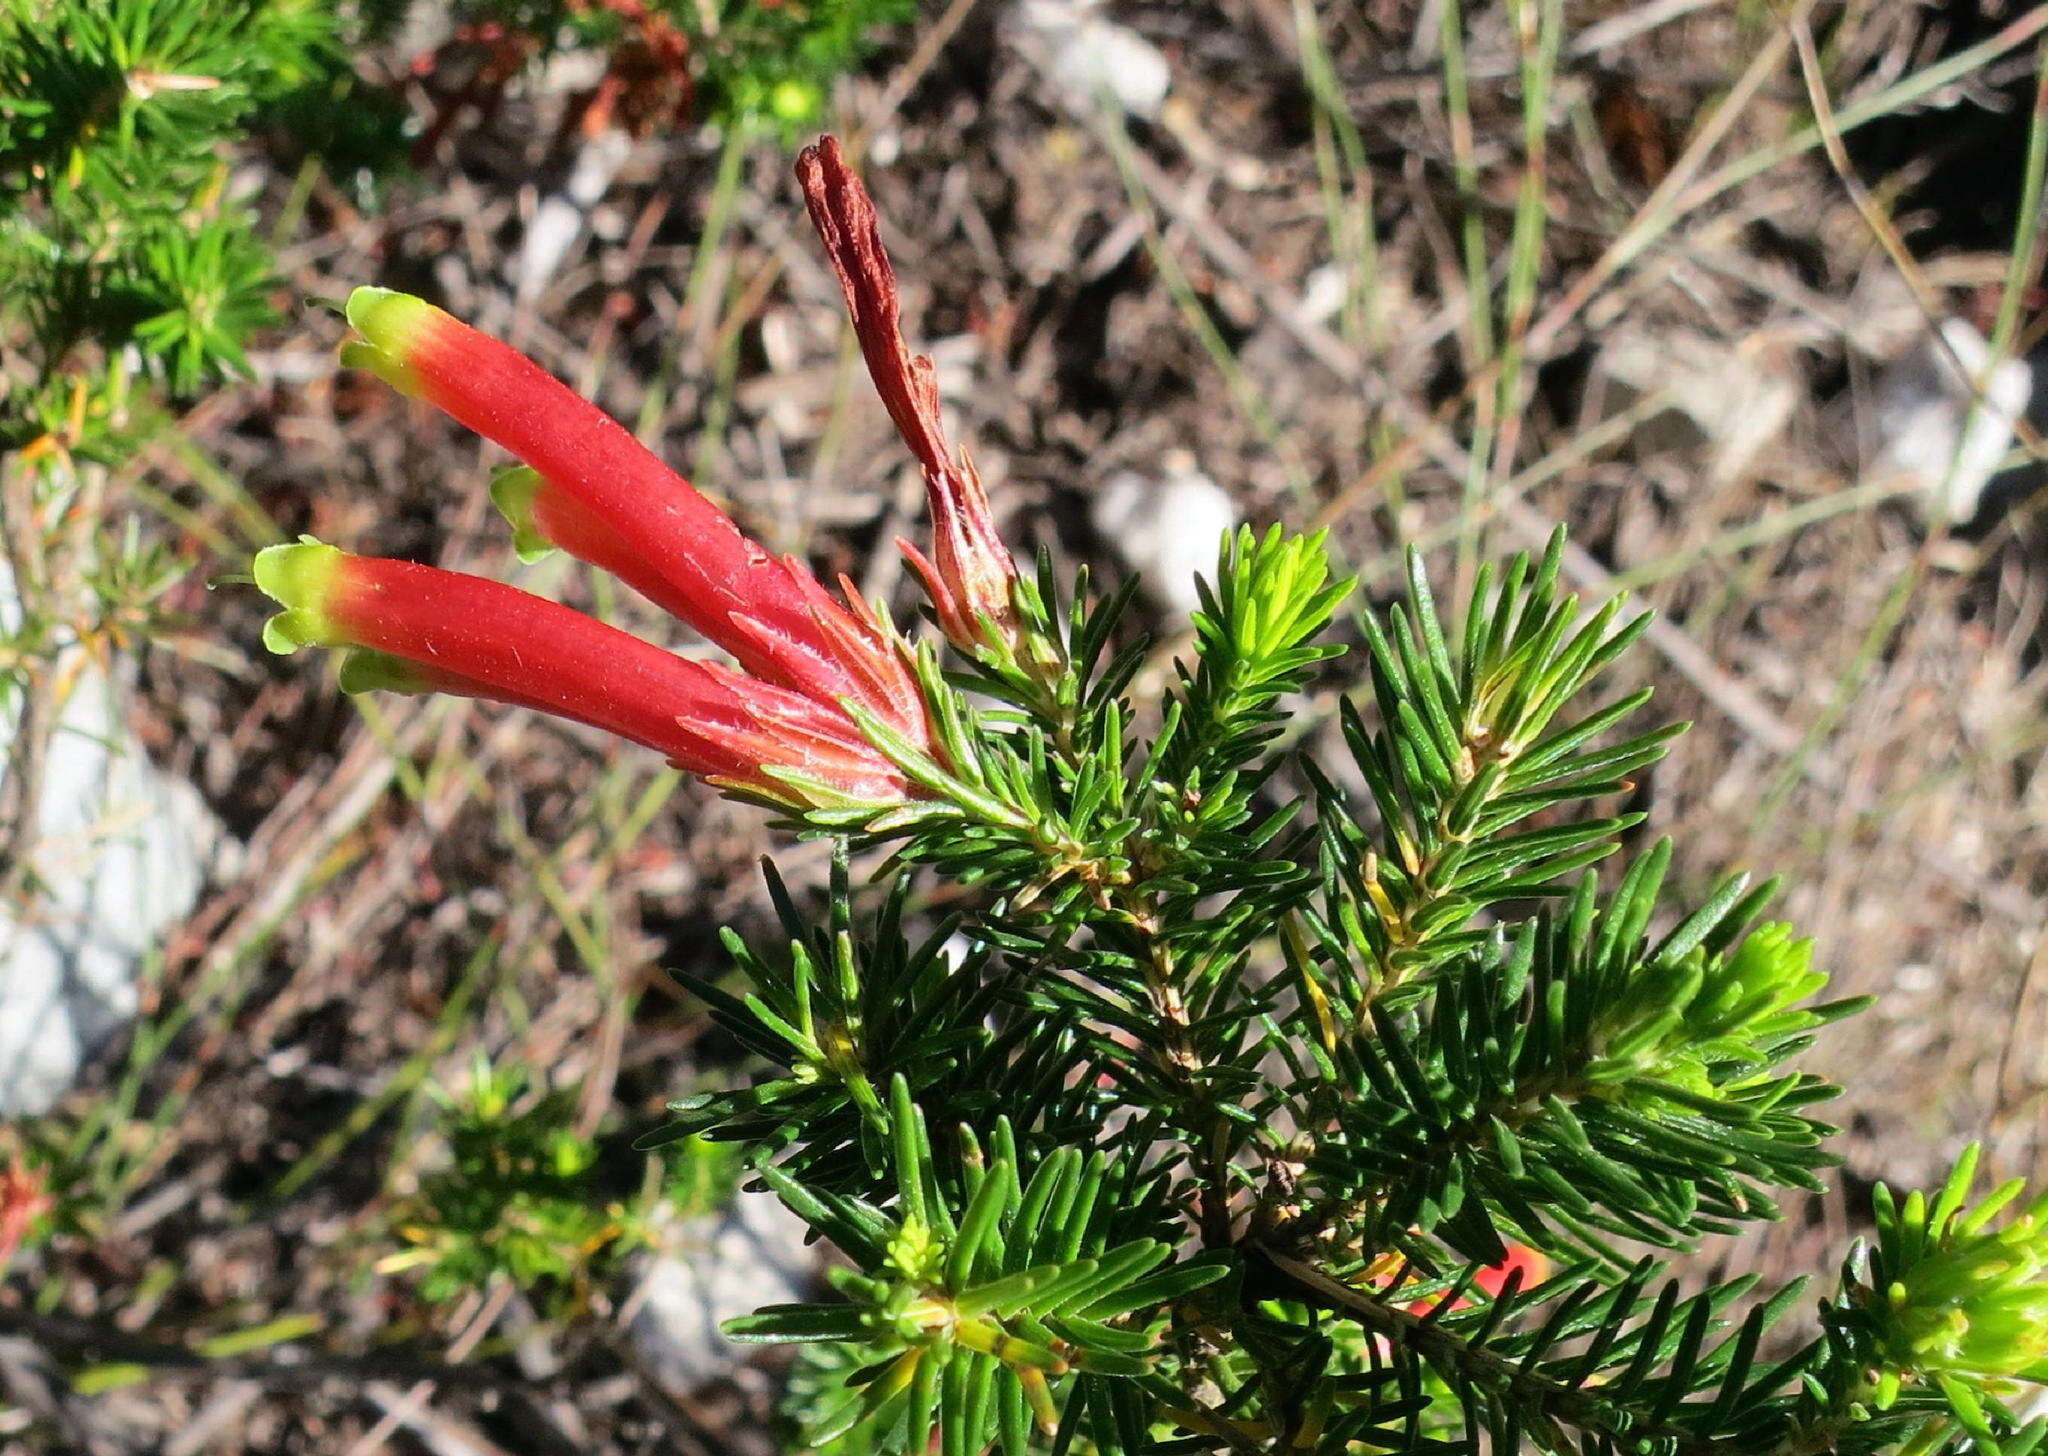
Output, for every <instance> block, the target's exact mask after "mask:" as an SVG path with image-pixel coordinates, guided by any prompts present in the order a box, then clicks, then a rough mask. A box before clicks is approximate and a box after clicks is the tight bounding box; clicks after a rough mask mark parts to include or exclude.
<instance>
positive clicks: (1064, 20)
mask: <svg viewBox="0 0 2048 1456" xmlns="http://www.w3.org/2000/svg"><path fill="white" fill-rule="evenodd" d="M1004 20H1005V26H1004V29H1005V33H1006V34H1007V35H1008V37H1009V39H1010V43H1011V44H1012V45H1014V46H1015V47H1016V48H1017V49H1018V50H1019V51H1021V52H1022V53H1023V54H1024V56H1025V58H1026V59H1027V60H1029V61H1030V62H1031V63H1032V64H1033V65H1034V66H1036V67H1037V69H1038V72H1039V74H1040V75H1042V76H1043V77H1045V79H1046V82H1047V83H1048V84H1049V85H1050V86H1051V87H1052V89H1053V90H1054V91H1055V92H1056V93H1057V94H1058V96H1059V99H1060V103H1061V104H1062V105H1064V106H1065V107H1067V108H1068V109H1069V110H1071V111H1075V112H1078V113H1081V114H1083V115H1088V114H1092V113H1093V112H1094V110H1095V108H1096V107H1097V106H1099V105H1101V104H1102V102H1103V101H1104V100H1105V99H1107V100H1109V101H1111V102H1113V103H1114V104H1115V105H1116V106H1117V107H1119V108H1120V109H1122V110H1123V111H1125V112H1127V113H1129V114H1130V115H1132V116H1135V117H1138V118H1140V119H1141V120H1145V121H1151V120H1154V119H1156V118H1157V117H1158V115H1159V108H1160V106H1161V105H1162V104H1164V102H1165V100H1166V92H1167V88H1168V87H1169V86H1171V85H1172V82H1173V73H1172V71H1171V69H1170V68H1169V67H1168V66H1167V64H1166V57H1165V56H1163V55H1161V54H1160V52H1159V48H1158V47H1157V46H1155V45H1153V44H1152V42H1150V41H1148V40H1146V39H1145V37H1143V36H1142V35H1139V34H1138V33H1137V32H1136V31H1134V30H1132V29H1131V28H1130V27H1128V26H1124V25H1119V24H1117V23H1116V22H1115V21H1113V20H1110V19H1109V18H1107V17H1106V16H1104V15H1102V14H1101V13H1100V8H1099V3H1098V0H1016V3H1015V4H1013V5H1012V6H1011V7H1010V9H1009V11H1008V12H1007V13H1006V15H1005V17H1004Z"/></svg>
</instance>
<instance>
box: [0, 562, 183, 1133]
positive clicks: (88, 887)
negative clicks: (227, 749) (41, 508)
mask: <svg viewBox="0 0 2048 1456" xmlns="http://www.w3.org/2000/svg"><path fill="white" fill-rule="evenodd" d="M18 611H19V604H18V601H17V599H16V597H15V595H14V587H13V583H12V581H11V580H7V579H5V578H0V626H6V625H11V622H12V621H13V619H14V618H15V617H16V615H17V614H18ZM73 667H74V669H75V670H74V673H73V675H72V678H71V685H70V690H69V693H68V695H67V696H66V697H65V699H64V702H63V704H62V707H61V710H60V712H59V716H58V724H57V728H56V731H55V732H54V733H53V734H52V735H51V737H50V743H49V750H48V755H47V757H46V758H45V759H44V762H43V771H42V783H41V792H40V794H39V796H38V804H37V812H36V832H35V836H34V841H33V844H32V846H31V850H30V853H31V856H32V864H33V867H34V870H35V876H36V882H37V884H38V885H39V886H40V887H41V893H38V894H37V895H35V896H34V897H33V899H32V900H31V901H30V902H29V903H28V904H26V905H17V906H11V907H7V908H5V909H0V1117H8V1116H22V1115H28V1114H34V1113H38V1112H42V1111H44V1110H45V1109H47V1108H48V1107H49V1106H50V1104H51V1103H53V1102H54V1101H56V1099H57V1098H58V1097H60V1096H62V1095H63V1093H64V1092H65V1090H66V1089H68V1088H69V1087H70V1086H71V1083H72V1081H73V1080H74V1079H75V1078H76V1077H77V1074H78V1068H79V1065H80V1064H81V1063H82V1062H83V1061H84V1059H85V1058H86V1057H88V1056H90V1055H91V1054H92V1052H93V1051H94V1050H95V1049H96V1048H97V1047H98V1046H99V1044H100V1043H101V1042H102V1041H104V1040H105V1039H106V1038H107V1037H108V1036H110V1035H112V1034H113V1033H114V1032H115V1031H116V1030H118V1029H119V1028H120V1027H121V1026H122V1025H123V1024H124V1023H125V1022H126V1021H127V1020H128V1019H129V1018H130V1017H131V1016H133V1015H134V1014H135V1007H136V980H137V977H138V976H139V975H140V974H141V972H142V970H143V968H144V965H145V963H146V961H147V959H148V957H149V956H150V955H151V953H152V952H153V951H155V950H156V949H157V946H158V942H159V939H160V937H161V936H162V935H163V934H164V933H165V932H166V931H167V930H168V929H169V928H170V927H171V926H173V925H174V924H176V923H177V922H178V921H179V920H182V919H183V918H184V917H185V916H186V915H188V914H189V913H191V910H192V907H193V905H194V903H195V902H196V901H197V899H198V897H199V890H200V886H201V884H202V883H203V882H204V880H205V867H206V864H207V862H208V860H209V858H210V857H211V856H212V855H213V854H214V853H215V852H216V850H217V848H218V846H219V844H220V842H221V837H222V836H221V830H220V826H219V824H218V822H217V821H216V820H215V819H214V818H213V816H212V815H211V813H210V812H209V811H208V810H207V808H206V806H205V804H204V802H203V801H202V800H201V799H200V797H199V795H198V793H197V791H196V790H194V789H193V787H192V786H191V785H190V784H189V783H186V782H185V781H184V780H183V779H178V778H173V777H171V776H170V775H167V774H164V773H162V772H160V771H159V770H158V769H157V768H156V767H155V765H153V764H152V763H150V761H149V759H148V757H147V756H146V755H145V754H144V752H143V750H142V746H141V745H140V744H139V743H137V742H136V741H135V740H134V738H133V737H132V736H131V735H130V733H129V731H128V727H127V724H126V723H125V722H124V720H123V714H122V712H121V696H122V693H121V688H120V686H119V684H118V683H116V682H114V681H111V680H110V679H109V678H108V677H107V676H105V675H104V674H103V673H101V672H99V671H98V670H97V669H95V668H93V667H91V666H90V665H85V664H73ZM17 711H18V710H17V708H16V706H15V704H14V702H13V701H12V700H11V699H5V698H0V734H4V735H5V736H6V737H7V738H8V739H11V738H12V736H13V729H14V726H15V714H16V712H17ZM4 772H5V758H4V756H0V773H4ZM0 797H4V796H0Z"/></svg>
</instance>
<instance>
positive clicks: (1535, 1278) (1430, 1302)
mask: <svg viewBox="0 0 2048 1456" xmlns="http://www.w3.org/2000/svg"><path fill="white" fill-rule="evenodd" d="M1401 1265H1402V1261H1401V1260H1400V1259H1399V1258H1396V1257H1391V1256H1390V1257H1389V1258H1388V1259H1387V1260H1386V1262H1385V1264H1384V1266H1381V1267H1379V1272H1377V1273H1375V1274H1374V1275H1373V1276H1372V1278H1371V1280H1370V1283H1371V1284H1372V1287H1373V1288H1375V1289H1385V1288H1386V1287H1387V1286H1388V1285H1389V1284H1391V1283H1392V1282H1393V1279H1394V1275H1395V1273H1396V1271H1397V1270H1399V1269H1400V1267H1401ZM1517 1274H1519V1275H1520V1276H1521V1283H1520V1285H1519V1286H1518V1287H1519V1288H1520V1289H1521V1290H1523V1291H1525V1292H1526V1291H1527V1290H1529V1289H1531V1288H1533V1287H1535V1286H1536V1285H1538V1284H1541V1283H1542V1282H1543V1281H1544V1280H1545V1279H1548V1278H1549V1277H1550V1260H1548V1259H1546V1258H1545V1257H1544V1256H1543V1255H1542V1253H1541V1252H1539V1251H1538V1250H1535V1249H1532V1248H1530V1247H1529V1246H1528V1245H1527V1244H1509V1245H1508V1256H1507V1257H1506V1258H1505V1259H1502V1260H1501V1261H1500V1262H1499V1263H1498V1264H1488V1265H1487V1266H1486V1267H1485V1268H1483V1269H1481V1270H1480V1271H1479V1272H1478V1273H1476V1274H1474V1275H1473V1276H1472V1286H1473V1287H1474V1288H1475V1289H1478V1290H1480V1291H1481V1292H1483V1293H1484V1294H1485V1295H1486V1297H1487V1298H1488V1299H1498V1298H1500V1296H1501V1292H1502V1291H1503V1290H1505V1289H1506V1288H1507V1286H1508V1280H1509V1279H1510V1278H1513V1277H1514V1276H1515V1275H1517ZM1437 1304H1438V1301H1437V1300H1434V1299H1418V1300H1415V1301H1413V1302H1411V1303H1409V1304H1407V1305H1405V1306H1403V1308H1405V1309H1406V1310H1407V1312H1408V1313H1409V1314H1416V1315H1426V1314H1428V1313H1429V1312H1430V1311H1431V1310H1432V1309H1434V1308H1436V1306H1437ZM1471 1307H1472V1301H1471V1300H1469V1299H1466V1298H1465V1297H1464V1296H1462V1295H1460V1296H1459V1297H1458V1298H1457V1299H1456V1300H1454V1301H1452V1303H1451V1308H1452V1309H1454V1310H1459V1309H1470V1308H1471Z"/></svg>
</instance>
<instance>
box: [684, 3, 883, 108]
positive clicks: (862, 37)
mask: <svg viewBox="0 0 2048 1456" xmlns="http://www.w3.org/2000/svg"><path fill="white" fill-rule="evenodd" d="M675 14H676V19H677V21H678V22H679V23H680V24H681V25H682V26H683V27H684V29H685V31H686V32H687V33H688V34H689V35H690V38H691V44H692V49H693V51H694V53H695V55H696V57H697V61H698V65H699V66H700V67H701V69H700V70H699V72H698V77H699V84H700V85H701V86H702V88H703V90H704V93H705V99H706V102H707V105H708V107H709V114H711V115H713V116H716V117H719V118H722V119H730V120H733V121H747V122H762V123H766V124H768V125H771V126H773V127H775V128H777V129H779V130H780V131H782V132H783V134H784V135H785V136H786V135H788V134H789V133H790V132H791V131H793V130H794V129H796V128H799V127H803V126H806V125H809V124H811V123H813V122H815V121H816V120H817V119H818V117H819V116H820V114H821V113H822V112H823V109H824V105H825V102H826V100H827V99H828V98H829V97H830V95H831V89H832V83H833V81H835V80H836V79H838V77H840V76H841V75H843V74H845V73H846V72H847V71H850V70H852V69H853V68H854V67H855V66H856V65H858V64H859V63H860V62H861V60H862V59H864V58H865V57H866V55H867V53H868V51H869V50H870V49H871V48H872V46H873V45H874V40H875V31H876V29H877V28H878V27H880V26H884V25H894V24H901V23H902V22H905V21H908V20H910V19H912V18H914V17H915V16H916V14H917V4H916V0H803V3H798V4H771V3H764V0H721V3H719V4H716V5H697V4H694V3H692V4H677V5H676V7H675Z"/></svg>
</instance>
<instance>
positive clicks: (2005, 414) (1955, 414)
mask: <svg viewBox="0 0 2048 1456" xmlns="http://www.w3.org/2000/svg"><path fill="white" fill-rule="evenodd" d="M1944 343H1946V345H1947V347H1946V348H1944V347H1943V344H1944ZM1990 360H1991V346H1990V345H1989V344H1987V343H1985V341H1984V336H1983V335H1981V334H1979V333H1978V332H1977V331H1976V330H1975V329H1974V328H1972V327H1971V326H1970V325H1969V323H1968V322H1966V321H1965V320H1963V319H1959V318H1952V319H1946V320H1944V321H1943V322H1942V325H1941V333H1940V337H1939V338H1938V339H1937V338H1936V337H1935V336H1934V335H1933V334H1923V335H1922V336H1921V338H1920V339H1919V341H1918V342H1917V343H1915V344H1914V345H1913V347H1911V348H1910V349H1908V350H1907V351H1906V352H1905V353H1904V354H1902V355H1900V356H1899V357H1898V358H1897V359H1895V360H1893V361H1892V362H1891V363H1890V364H1889V365H1887V366H1886V368H1885V371H1884V373H1883V374H1882V375H1881V376H1880V377H1879V378H1878V382H1877V390H1876V395H1877V398H1876V403H1875V407H1874V410H1873V419H1872V425H1873V429H1872V437H1873V438H1872V444H1873V446H1874V448H1873V449H1872V450H1871V452H1870V456H1869V460H1868V466H1867V468H1868V470H1869V472H1870V473H1871V474H1873V475H1875V476H1878V477H1884V476H1907V477H1910V478H1912V479H1913V480H1914V481H1916V482H1917V483H1918V485H1919V488H1920V491H1921V496H1922V499H1923V501H1924V502H1925V505H1926V508H1927V514H1928V516H1929V518H1930V519H1932V520H1935V521H1942V522H1946V523H1948V524H1951V525H1957V524H1960V523H1962V522H1964V521H1967V520H1969V519H1970V518H1971V517H1973V516H1975V515H1976V514H1977V506H1978V503H1979V502H1980V501H1982V500H1983V498H1984V487H1985V485H1986V484H1988V483H1989V481H1990V479H1991V476H1992V474H1993V473H1994V471H1995V470H1996V469H1997V467H1998V462H1999V460H2000V459H2001V458H2002V457H2003V456H2004V455H2005V453H2006V451H2008V450H2009V449H2011V448H2012V440H2013V426H2014V423H2015V422H2016V421H2017V420H2018V419H2019V417H2020V416H2021V415H2022V414H2024V413H2025V412H2026V408H2027V401H2028V399H2029V398H2030V396H2031V395H2032V394H2033V391H2034V377H2033V371H2032V370H2031V369H2030V368H2029V367H2028V365H2027V361H2026V360H2024V359H2005V360H2002V361H2000V362H1999V364H1998V366H1997V367H1996V368H1994V369H1992V370H1990V371H1989V372H1988V373H1986V370H1985V366H1986V365H1987V364H1988V363H1989V362H1990ZM1959 365H1960V366H1961V367H1960V368H1959V367H1958V366H1959ZM1972 379H1979V380H1981V382H1982V387H1983V391H1984V394H1983V399H1982V400H1981V401H1980V400H1978V399H1977V397H1976V395H1975V393H1974V392H1973V390H1972V388H1971V381H1972Z"/></svg>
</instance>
